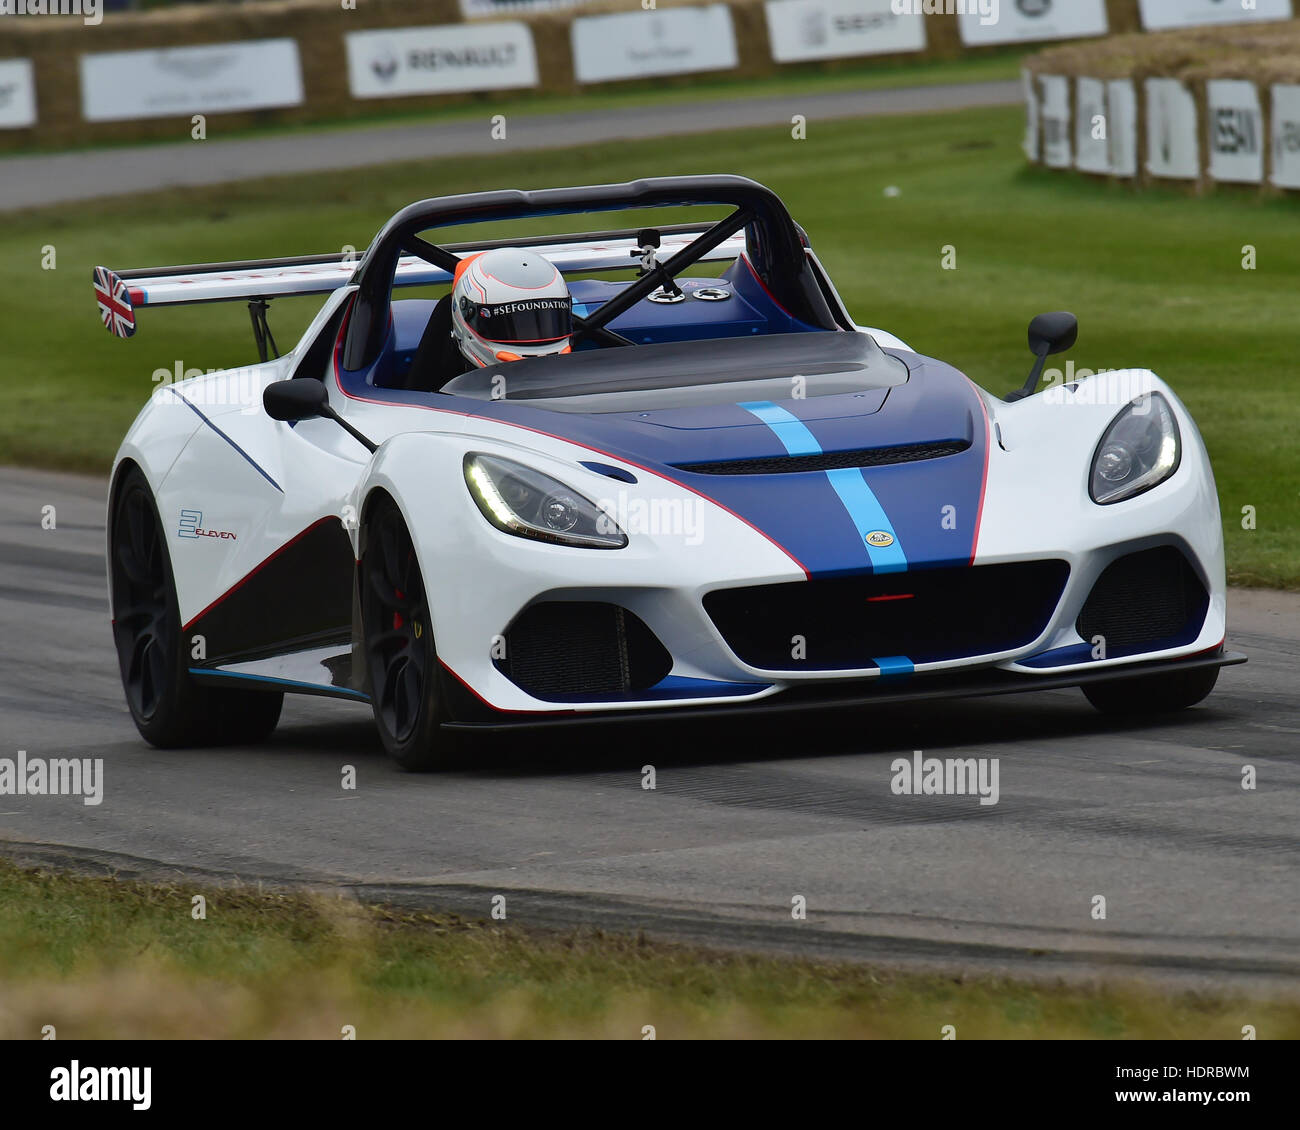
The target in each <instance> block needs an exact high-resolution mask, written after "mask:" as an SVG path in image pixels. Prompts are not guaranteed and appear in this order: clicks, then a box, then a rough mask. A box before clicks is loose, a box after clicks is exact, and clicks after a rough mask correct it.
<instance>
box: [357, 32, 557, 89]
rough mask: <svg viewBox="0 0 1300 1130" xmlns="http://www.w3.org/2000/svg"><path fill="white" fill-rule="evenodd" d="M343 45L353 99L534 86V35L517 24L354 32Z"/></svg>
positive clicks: (535, 81)
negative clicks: (345, 51)
mask: <svg viewBox="0 0 1300 1130" xmlns="http://www.w3.org/2000/svg"><path fill="white" fill-rule="evenodd" d="M344 45H345V47H346V50H347V58H348V86H349V88H350V90H351V92H352V97H353V98H392V97H399V96H401V95H406V94H446V93H451V92H454V91H461V90H509V89H514V88H517V87H529V86H536V85H537V52H536V50H535V49H534V47H533V33H532V32H531V31H530V30H529V29H528V27H527V26H526V25H525V24H521V23H513V22H511V23H488V24H474V25H465V24H454V25H450V26H446V27H409V28H383V29H381V30H376V31H353V32H348V33H347V35H345V36H344Z"/></svg>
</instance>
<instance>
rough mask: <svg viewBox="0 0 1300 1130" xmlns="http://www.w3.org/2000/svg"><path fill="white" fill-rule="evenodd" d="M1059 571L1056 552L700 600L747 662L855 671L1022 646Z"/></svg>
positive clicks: (1046, 619)
mask: <svg viewBox="0 0 1300 1130" xmlns="http://www.w3.org/2000/svg"><path fill="white" fill-rule="evenodd" d="M1069 575H1070V567H1069V566H1068V565H1067V564H1066V563H1065V562H1064V561H1057V560H1047V561H1020V562H1014V563H1011V564H1006V565H976V566H973V567H971V566H961V567H958V568H951V569H922V570H917V571H915V572H912V571H909V572H906V573H888V574H866V575H858V576H852V577H834V578H826V579H816V580H810V581H791V582H786V583H782V584H775V585H756V586H752V587H747V588H736V589H715V590H714V591H713V592H710V593H707V594H705V597H704V609H705V611H706V612H708V614H709V616H710V618H711V619H712V620H713V623H714V624H715V625H716V627H717V629H718V631H719V632H720V633H721V634H722V638H723V639H724V640H726V642H727V646H728V647H730V648H731V650H732V651H734V652H735V653H736V655H738V656H739V657H740V659H741V660H742V661H744V662H745V663H747V664H749V665H750V666H751V667H755V668H758V669H760V670H765V671H794V670H822V671H835V670H857V669H862V670H865V669H867V668H870V667H872V666H873V665H875V663H876V661H877V660H878V659H880V658H882V657H889V658H894V657H906V658H907V659H909V660H911V661H912V662H913V663H933V662H938V661H940V660H946V659H960V658H965V657H968V656H979V655H993V654H996V653H998V652H1006V651H1014V650H1015V649H1016V648H1020V647H1027V646H1028V645H1029V644H1031V643H1033V642H1034V641H1035V640H1036V639H1038V638H1039V636H1041V635H1042V634H1043V632H1044V631H1046V629H1047V625H1048V624H1049V623H1050V621H1051V617H1052V613H1053V612H1054V611H1055V610H1056V606H1057V604H1058V603H1059V602H1060V599H1061V593H1062V591H1063V590H1064V588H1065V582H1066V580H1067V578H1068V577H1069Z"/></svg>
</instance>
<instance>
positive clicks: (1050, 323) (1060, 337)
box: [1029, 310, 1079, 357]
mask: <svg viewBox="0 0 1300 1130" xmlns="http://www.w3.org/2000/svg"><path fill="white" fill-rule="evenodd" d="M1078 340H1079V319H1078V318H1076V317H1075V316H1074V315H1073V314H1067V313H1066V312H1065V311H1064V310H1061V311H1058V312H1056V313H1054V314H1039V315H1038V317H1037V318H1035V319H1034V320H1033V321H1032V322H1030V323H1029V351H1030V352H1031V353H1032V354H1033V355H1034V356H1035V357H1046V356H1048V355H1049V354H1052V353H1064V352H1065V351H1066V350H1067V349H1069V348H1070V346H1072V345H1073V344H1074V343H1075V342H1076V341H1078Z"/></svg>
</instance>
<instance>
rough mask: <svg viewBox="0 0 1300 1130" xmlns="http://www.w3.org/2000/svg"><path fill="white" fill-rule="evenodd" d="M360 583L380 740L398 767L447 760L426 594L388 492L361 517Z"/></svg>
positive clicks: (450, 748) (450, 747)
mask: <svg viewBox="0 0 1300 1130" xmlns="http://www.w3.org/2000/svg"><path fill="white" fill-rule="evenodd" d="M360 570H361V572H360V578H359V587H360V592H361V627H362V632H363V635H364V641H365V651H366V670H367V673H368V679H369V684H370V705H371V708H372V709H373V710H374V715H375V725H376V726H377V727H378V729H379V736H380V739H381V740H382V741H383V743H384V748H385V749H386V750H387V751H388V753H389V754H390V755H391V756H392V758H393V760H395V761H396V762H397V764H398V765H400V766H401V767H402V768H403V769H409V770H426V769H436V768H440V767H443V766H445V765H447V764H448V763H450V761H451V760H452V758H453V757H454V755H455V754H456V752H458V745H457V743H456V742H455V741H454V739H453V738H452V736H451V735H449V734H445V733H442V732H441V730H440V727H441V725H442V723H443V722H446V721H450V720H451V715H450V712H449V710H448V708H447V696H446V685H445V680H444V678H443V675H442V668H441V667H440V666H439V664H438V653H437V650H436V648H435V646H434V640H433V627H432V624H431V622H430V618H429V602H428V597H427V594H426V589H425V585H424V577H423V575H422V574H421V572H420V562H419V560H418V559H417V557H416V555H415V544H414V542H413V541H412V540H411V533H410V531H409V530H408V529H407V527H406V520H405V519H404V518H403V517H402V512H401V511H400V510H399V509H398V508H397V504H396V503H395V502H394V501H393V500H392V499H391V498H389V497H387V496H386V495H385V496H381V497H380V498H378V499H377V500H376V501H375V503H374V505H373V508H372V510H371V512H370V515H369V517H368V519H367V522H366V527H365V532H364V544H363V546H362V550H361V566H360Z"/></svg>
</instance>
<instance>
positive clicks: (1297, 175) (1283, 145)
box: [1270, 83, 1300, 188]
mask: <svg viewBox="0 0 1300 1130" xmlns="http://www.w3.org/2000/svg"><path fill="white" fill-rule="evenodd" d="M1270 179H1271V180H1272V182H1273V183H1274V184H1275V185H1277V187H1278V188H1300V86H1291V85H1288V84H1281V83H1280V84H1278V85H1277V86H1275V87H1273V173H1272V176H1271V178H1270Z"/></svg>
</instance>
